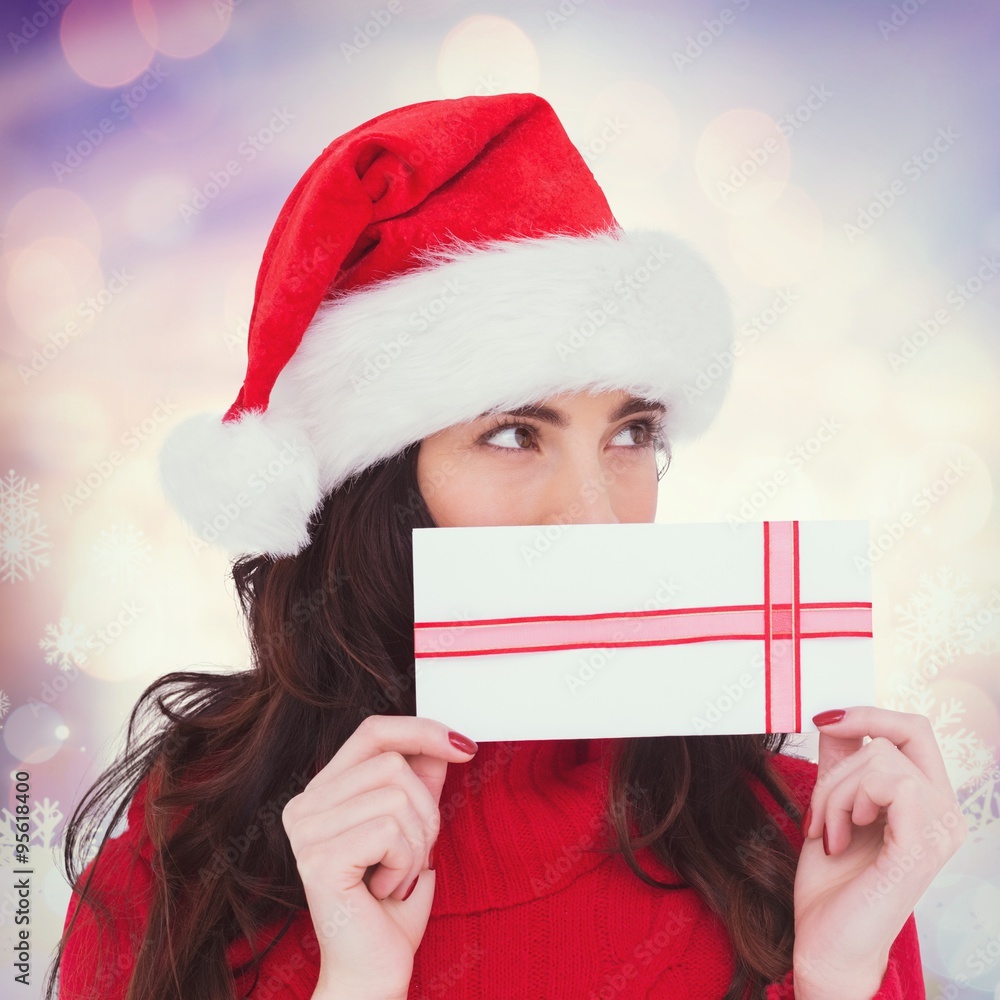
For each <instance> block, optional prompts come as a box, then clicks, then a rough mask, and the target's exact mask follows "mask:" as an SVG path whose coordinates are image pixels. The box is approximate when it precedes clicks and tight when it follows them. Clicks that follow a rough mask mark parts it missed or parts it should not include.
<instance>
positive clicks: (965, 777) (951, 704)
mask: <svg viewBox="0 0 1000 1000" xmlns="http://www.w3.org/2000/svg"><path fill="white" fill-rule="evenodd" d="M886 707H887V708H890V709H895V710H896V711H899V712H917V713H919V714H920V715H926V716H927V718H928V719H930V721H931V726H932V727H933V729H934V736H935V738H936V739H937V742H938V746H939V747H940V748H941V756H942V757H943V758H944V765H945V768H946V769H947V771H948V779H949V781H950V782H951V784H952V787H953V788H962V787H964V786H965V785H968V784H969V783H970V782H974V781H975V780H976V779H977V777H981V776H982V775H983V774H984V773H986V772H988V771H989V769H990V768H991V767H992V766H993V764H994V762H995V754H994V753H993V752H992V751H991V750H990V748H989V747H987V746H986V744H985V743H983V741H982V740H981V739H980V738H979V737H978V736H977V735H976V734H975V733H973V732H969V730H968V729H966V727H965V726H961V727H959V728H956V726H957V724H958V723H959V722H960V721H961V719H962V716H964V715H965V706H964V705H963V704H962V702H961V701H959V699H958V698H954V697H952V698H949V699H948V700H947V701H945V702H938V701H937V699H936V698H935V697H934V696H933V695H932V694H931V692H930V691H929V690H928V689H927V688H923V689H921V690H918V691H913V690H906V691H905V692H904V693H901V694H897V696H895V697H893V698H892V699H890V700H889V703H888V704H887V705H886Z"/></svg>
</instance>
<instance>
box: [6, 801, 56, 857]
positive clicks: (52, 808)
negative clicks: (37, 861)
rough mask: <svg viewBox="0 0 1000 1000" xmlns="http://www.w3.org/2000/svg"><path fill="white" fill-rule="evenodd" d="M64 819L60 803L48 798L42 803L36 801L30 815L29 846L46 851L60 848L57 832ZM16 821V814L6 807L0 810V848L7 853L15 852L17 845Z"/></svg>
mask: <svg viewBox="0 0 1000 1000" xmlns="http://www.w3.org/2000/svg"><path fill="white" fill-rule="evenodd" d="M62 818H63V814H62V810H61V809H60V808H59V803H58V802H52V801H50V800H49V798H48V797H46V798H44V799H42V801H41V802H39V801H38V799H35V801H34V804H33V805H32V807H31V812H30V813H28V820H29V821H30V823H29V828H28V844H29V846H30V845H32V844H34V845H36V846H38V847H43V848H45V849H46V850H48V849H49V848H52V847H56V846H58V844H59V841H58V839H57V837H56V832H57V831H58V830H59V823H60V821H61V820H62ZM16 821H17V820H16V817H15V815H14V813H12V812H11V811H10V810H9V809H7V808H6V807H4V808H3V809H0V848H3V850H4V852H5V853H6V851H8V850H10V851H13V849H14V847H15V845H16V844H17V839H16V837H15V833H16V829H15V822H16Z"/></svg>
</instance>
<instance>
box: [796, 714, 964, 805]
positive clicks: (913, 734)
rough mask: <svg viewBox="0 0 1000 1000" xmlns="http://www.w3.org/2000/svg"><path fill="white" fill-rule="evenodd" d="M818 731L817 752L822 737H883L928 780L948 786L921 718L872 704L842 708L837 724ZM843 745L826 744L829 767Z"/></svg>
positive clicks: (932, 739)
mask: <svg viewBox="0 0 1000 1000" xmlns="http://www.w3.org/2000/svg"><path fill="white" fill-rule="evenodd" d="M814 718H816V717H815V716H814ZM818 728H819V731H820V748H821V750H822V747H823V737H824V736H828V737H830V740H833V741H850V740H859V739H862V738H863V737H865V736H871V737H875V736H884V737H885V738H886V739H888V740H891V741H892V742H893V743H894V744H895V745H896V746H897V747H899V749H900V750H901V751H902V752H903V754H904V755H905V756H906V757H908V758H909V759H910V760H912V761H913V763H914V764H916V765H917V767H919V768H920V770H921V771H923V772H924V774H926V775H927V777H928V778H930V779H931V781H933V782H934V783H935V784H940V785H942V786H944V785H949V781H948V772H947V770H946V768H945V766H944V759H943V757H942V756H941V748H940V747H939V746H938V743H937V739H936V738H935V736H934V729H933V727H932V726H931V723H930V720H929V719H928V718H927V716H925V715H918V714H916V713H913V712H895V711H892V710H890V709H887V708H875V707H874V706H873V705H855V706H853V707H851V708H847V709H844V716H843V718H842V719H840V721H838V722H834V723H831V724H829V725H824V726H820V727H818ZM846 745H847V744H845V743H841V742H830V741H829V740H828V741H827V746H828V748H829V750H830V751H832V754H831V755H830V757H829V761H832V763H833V765H835V764H836V762H837V760H838V759H840V758H841V757H842V756H843V754H842V752H841V751H842V748H843V746H846Z"/></svg>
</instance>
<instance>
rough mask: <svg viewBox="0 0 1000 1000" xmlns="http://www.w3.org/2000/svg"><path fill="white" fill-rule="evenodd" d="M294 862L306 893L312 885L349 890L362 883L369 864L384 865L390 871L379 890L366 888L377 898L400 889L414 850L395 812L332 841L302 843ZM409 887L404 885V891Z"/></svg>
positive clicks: (360, 824)
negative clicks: (404, 834)
mask: <svg viewBox="0 0 1000 1000" xmlns="http://www.w3.org/2000/svg"><path fill="white" fill-rule="evenodd" d="M295 862H296V867H297V868H298V870H299V875H300V876H301V878H302V884H303V886H304V887H305V888H306V890H307V896H308V890H309V888H310V887H311V886H312V887H316V886H319V887H324V886H330V887H331V888H332V889H333V891H334V892H340V893H344V892H349V891H350V890H351V889H354V888H356V887H357V886H358V885H360V884H362V882H363V880H364V875H365V871H366V870H367V869H368V868H369V867H371V866H372V865H377V864H381V865H383V866H384V867H385V870H386V872H388V873H391V874H389V875H385V876H383V878H382V880H381V881H380V884H379V885H378V886H377V891H372V890H371V887H370V886H366V887H365V888H366V889H367V890H368V891H369V892H371V894H372V895H373V896H375V898H376V899H382V898H385V896H388V895H390V894H391V893H392V892H393V891H395V890H396V889H397V888H399V884H400V883H401V882H402V881H403V880H404V878H405V877H406V875H407V873H408V872H409V871H410V870H411V868H412V867H413V850H412V848H411V847H410V844H409V842H408V841H407V839H406V837H405V836H403V835H402V827H401V826H400V823H399V820H398V819H397V818H396V817H395V816H393V815H390V814H382V815H379V816H376V817H374V818H372V819H369V820H366V821H365V822H363V823H359V824H358V825H357V826H355V827H353V828H352V829H350V830H346V831H344V832H343V833H342V834H341V835H339V836H338V837H335V838H334V839H333V840H329V839H326V840H323V839H320V840H312V841H310V842H309V843H307V844H303V845H301V847H300V848H299V850H298V851H297V852H296V855H295ZM410 881H412V879H411V880H410ZM408 885H409V883H407V886H408ZM407 886H404V887H403V888H404V891H405V889H406V888H407ZM321 891H322V889H321ZM324 902H326V901H324Z"/></svg>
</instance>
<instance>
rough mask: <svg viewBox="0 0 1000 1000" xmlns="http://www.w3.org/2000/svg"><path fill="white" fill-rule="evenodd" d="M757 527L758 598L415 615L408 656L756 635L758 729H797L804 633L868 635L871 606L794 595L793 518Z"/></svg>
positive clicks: (650, 643)
mask: <svg viewBox="0 0 1000 1000" xmlns="http://www.w3.org/2000/svg"><path fill="white" fill-rule="evenodd" d="M763 532H764V567H763V572H764V602H763V604H729V605H717V606H712V607H703V608H671V609H662V610H653V611H616V612H608V613H606V614H587V615H534V616H530V617H523V618H480V619H473V620H468V621H451V622H416V623H415V624H414V633H413V636H414V655H415V656H416V657H417V658H420V657H442V656H486V655H496V654H499V653H529V652H547V651H549V650H556V649H587V648H600V647H621V646H670V645H676V644H678V643H687V642H717V641H719V640H726V639H756V640H759V641H762V642H763V644H764V674H765V726H766V729H765V731H766V732H769V733H770V732H801V729H802V717H801V696H802V678H801V651H800V650H801V648H800V643H801V640H803V639H819V638H828V637H839V636H855V637H861V638H871V636H872V605H871V602H870V601H821V602H805V603H803V602H802V601H800V600H799V522H798V521H764V522H763ZM626 628H627V630H628V635H627V636H626V634H625V633H624V631H623V629H626Z"/></svg>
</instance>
